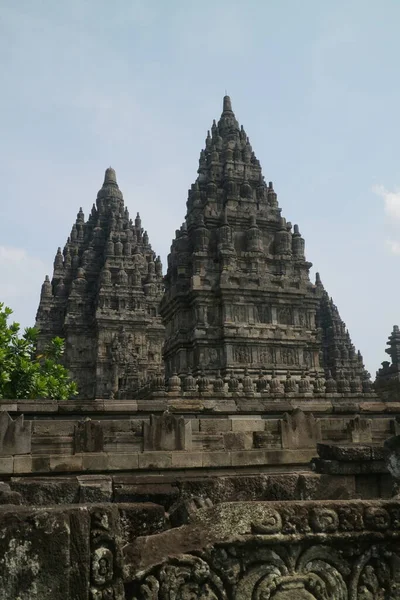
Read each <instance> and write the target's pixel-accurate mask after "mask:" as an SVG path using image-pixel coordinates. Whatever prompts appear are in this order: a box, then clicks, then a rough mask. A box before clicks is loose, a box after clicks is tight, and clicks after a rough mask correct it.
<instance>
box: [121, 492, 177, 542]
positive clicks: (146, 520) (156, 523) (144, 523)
mask: <svg viewBox="0 0 400 600" xmlns="http://www.w3.org/2000/svg"><path fill="white" fill-rule="evenodd" d="M118 511H119V515H120V526H121V537H122V542H123V544H130V543H132V542H133V541H134V540H135V539H136V538H137V537H140V536H144V535H152V534H155V533H159V532H161V531H164V530H165V528H166V518H165V510H164V507H163V506H160V505H159V504H152V503H150V502H148V503H146V504H139V503H137V504H120V505H119V506H118Z"/></svg>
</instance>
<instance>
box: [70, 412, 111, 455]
mask: <svg viewBox="0 0 400 600" xmlns="http://www.w3.org/2000/svg"><path fill="white" fill-rule="evenodd" d="M103 450H104V435H103V428H102V425H101V423H100V422H99V421H92V420H91V419H85V420H84V421H81V422H79V423H77V424H76V425H75V430H74V453H75V454H79V453H81V452H103Z"/></svg>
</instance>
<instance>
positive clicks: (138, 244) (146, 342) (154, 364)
mask: <svg viewBox="0 0 400 600" xmlns="http://www.w3.org/2000/svg"><path fill="white" fill-rule="evenodd" d="M162 290H163V284H162V265H161V260H160V257H157V256H156V255H155V253H154V251H153V249H152V247H151V244H150V242H149V237H148V234H147V232H146V231H144V230H143V228H142V222H141V219H140V216H139V213H138V214H137V216H136V219H135V222H134V223H133V222H132V220H131V219H130V216H129V211H128V209H127V208H126V207H125V206H124V200H123V195H122V192H121V190H120V189H119V187H118V183H117V177H116V173H115V171H114V169H112V168H111V167H109V168H108V169H107V170H106V172H105V176H104V183H103V185H102V187H101V189H100V190H99V192H98V194H97V199H96V204H94V205H93V207H92V210H91V212H90V215H89V218H88V219H87V221H85V216H84V213H83V211H82V208H80V209H79V212H78V214H77V218H76V221H75V223H74V224H73V226H72V229H71V234H70V236H69V238H68V240H67V243H66V245H65V246H64V250H63V251H61V248H59V249H58V251H57V254H56V257H55V260H54V273H53V277H52V281H51V282H50V280H49V278H48V277H46V279H45V282H44V284H43V286H42V294H41V301H40V306H39V310H38V313H37V325H38V327H39V329H40V330H41V335H40V340H39V345H41V346H44V345H45V344H46V343H47V341H48V340H49V339H50V338H51V337H53V336H55V335H59V336H61V337H65V338H66V355H65V362H66V365H67V366H68V368H69V370H70V371H71V374H72V375H73V377H74V378H75V379H76V380H77V382H78V387H79V389H80V390H81V392H82V395H83V396H87V397H93V396H94V395H97V397H109V396H110V394H113V395H116V394H119V396H120V397H122V396H123V394H130V395H132V393H133V389H134V388H135V386H137V385H138V383H139V381H138V380H139V379H140V378H143V377H146V376H147V373H148V372H150V373H154V372H156V371H157V370H158V369H159V368H160V366H161V344H162V341H163V338H164V332H163V327H162V324H161V319H160V317H159V316H158V305H159V302H160V299H161V294H162ZM149 332H150V333H149ZM129 344H132V346H131V347H129ZM110 365H114V366H112V367H111V371H112V370H114V374H113V373H112V372H111V371H110ZM117 371H119V374H118V376H117V375H116V373H117ZM123 388H124V389H123Z"/></svg>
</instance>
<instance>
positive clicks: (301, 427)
mask: <svg viewBox="0 0 400 600" xmlns="http://www.w3.org/2000/svg"><path fill="white" fill-rule="evenodd" d="M281 435H282V448H289V449H296V448H315V447H316V445H317V442H319V441H320V440H321V424H320V422H319V420H317V419H315V418H314V415H312V414H311V413H309V414H305V413H304V412H303V411H302V410H300V409H295V410H294V411H293V412H292V413H291V414H289V413H286V414H285V415H284V417H283V419H282V420H281Z"/></svg>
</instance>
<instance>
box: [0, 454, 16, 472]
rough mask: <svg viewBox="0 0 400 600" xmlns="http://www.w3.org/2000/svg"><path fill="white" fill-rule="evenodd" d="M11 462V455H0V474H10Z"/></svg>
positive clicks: (11, 469) (11, 470)
mask: <svg viewBox="0 0 400 600" xmlns="http://www.w3.org/2000/svg"><path fill="white" fill-rule="evenodd" d="M13 462H14V461H13V457H12V456H0V474H1V475H12V472H13Z"/></svg>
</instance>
